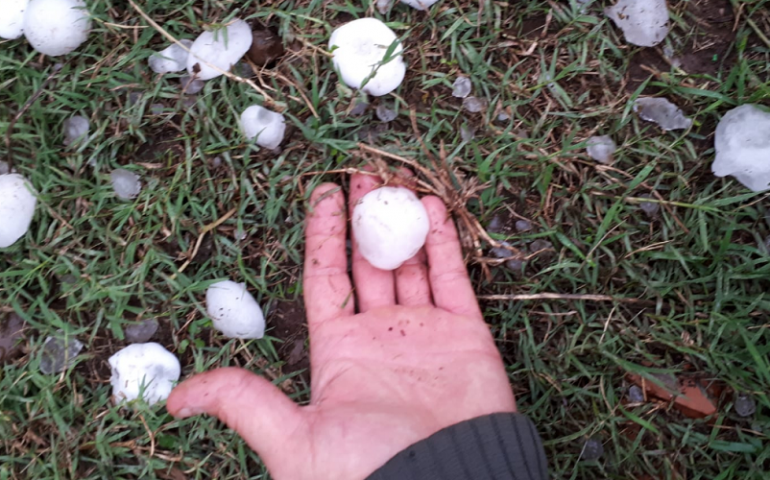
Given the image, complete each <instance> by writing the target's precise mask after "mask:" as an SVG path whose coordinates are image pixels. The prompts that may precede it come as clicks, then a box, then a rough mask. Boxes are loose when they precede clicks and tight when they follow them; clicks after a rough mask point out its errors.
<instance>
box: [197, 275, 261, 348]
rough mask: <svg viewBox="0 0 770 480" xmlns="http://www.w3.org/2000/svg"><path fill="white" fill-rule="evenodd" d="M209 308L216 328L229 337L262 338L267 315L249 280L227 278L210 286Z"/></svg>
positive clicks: (208, 293) (207, 307)
mask: <svg viewBox="0 0 770 480" xmlns="http://www.w3.org/2000/svg"><path fill="white" fill-rule="evenodd" d="M206 312H208V314H209V316H210V317H211V320H212V321H213V322H214V328H216V329H217V330H219V331H220V332H222V333H223V334H224V335H225V336H226V337H229V338H243V339H249V338H262V337H263V336H264V335H265V315H264V314H263V313H262V308H261V307H260V306H259V304H258V303H257V301H256V300H254V297H252V296H251V294H250V293H249V292H248V290H246V284H245V283H235V282H233V281H230V280H223V281H221V282H217V283H214V284H212V285H211V286H210V287H209V288H208V290H206Z"/></svg>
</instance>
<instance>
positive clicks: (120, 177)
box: [110, 168, 142, 200]
mask: <svg viewBox="0 0 770 480" xmlns="http://www.w3.org/2000/svg"><path fill="white" fill-rule="evenodd" d="M110 179H111V181H112V188H113V189H114V190H115V195H117V196H118V198H119V199H121V200H131V199H133V198H136V197H137V195H139V192H140V191H141V190H142V182H141V180H139V175H137V174H135V173H133V172H129V171H128V170H126V169H124V168H116V169H115V170H113V171H112V172H111V173H110Z"/></svg>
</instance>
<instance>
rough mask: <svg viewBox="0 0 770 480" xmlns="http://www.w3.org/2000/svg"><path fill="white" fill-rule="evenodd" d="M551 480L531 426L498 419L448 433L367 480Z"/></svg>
mask: <svg viewBox="0 0 770 480" xmlns="http://www.w3.org/2000/svg"><path fill="white" fill-rule="evenodd" d="M434 479H435V480H471V479H472V480H493V479H494V480H509V479H510V480H547V479H548V468H547V464H546V459H545V451H544V450H543V444H542V442H541V441H540V437H539V436H538V434H537V431H536V430H535V426H534V425H533V424H532V421H531V420H529V419H528V418H527V417H525V416H524V415H520V414H516V413H495V414H492V415H486V416H483V417H478V418H474V419H471V420H467V421H465V422H462V423H458V424H457V425H452V426H451V427H447V428H445V429H443V430H440V431H439V432H437V433H435V434H434V435H432V436H430V437H428V438H426V439H425V440H422V441H419V442H417V443H415V444H414V445H412V446H411V447H409V448H407V449H406V450H403V451H401V452H400V453H399V454H398V455H396V456H395V457H393V458H392V459H390V461H389V462H388V463H386V464H385V465H383V466H382V467H381V468H380V469H379V470H377V471H376V472H374V473H373V474H372V475H371V476H369V477H368V479H367V480H434Z"/></svg>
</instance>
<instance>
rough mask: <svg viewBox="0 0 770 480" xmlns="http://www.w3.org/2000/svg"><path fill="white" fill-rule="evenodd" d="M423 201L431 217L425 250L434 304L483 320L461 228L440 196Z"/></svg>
mask: <svg viewBox="0 0 770 480" xmlns="http://www.w3.org/2000/svg"><path fill="white" fill-rule="evenodd" d="M422 204H423V205H424V206H425V209H426V210H427V211H428V218H430V230H428V238H427V239H426V240H425V252H426V253H427V254H428V271H429V277H430V288H431V291H432V292H433V301H434V303H435V304H436V306H437V307H438V308H443V309H444V310H447V311H449V312H452V313H456V314H458V315H465V316H468V317H471V318H475V319H479V320H482V319H483V317H482V315H481V309H479V302H478V300H477V299H476V293H475V292H474V291H473V286H472V285H471V279H470V277H468V270H467V269H466V268H465V262H463V253H462V248H461V247H460V239H459V238H458V237H457V228H455V225H454V222H453V221H452V218H451V217H450V216H449V215H448V214H447V210H446V206H445V205H444V202H443V201H442V200H441V199H440V198H438V197H425V198H423V199H422Z"/></svg>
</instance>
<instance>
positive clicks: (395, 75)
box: [329, 18, 406, 97]
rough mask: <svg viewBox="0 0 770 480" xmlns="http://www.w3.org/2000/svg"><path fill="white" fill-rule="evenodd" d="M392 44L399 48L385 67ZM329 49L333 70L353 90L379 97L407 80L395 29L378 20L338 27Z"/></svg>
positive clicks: (364, 19)
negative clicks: (360, 89)
mask: <svg viewBox="0 0 770 480" xmlns="http://www.w3.org/2000/svg"><path fill="white" fill-rule="evenodd" d="M393 42H397V45H396V46H395V48H393V49H392V50H393V51H392V53H391V55H390V57H389V58H390V59H389V61H388V62H387V63H384V64H383V63H382V62H383V61H384V60H385V53H387V51H388V50H389V49H390V47H391V45H393ZM329 49H330V50H331V52H332V62H333V63H334V68H336V69H337V71H338V72H339V74H340V76H342V81H344V82H345V84H347V85H348V86H349V87H351V88H362V89H363V91H364V92H366V93H368V94H370V95H374V96H375V97H380V96H382V95H387V94H388V93H390V92H392V91H393V90H395V89H396V88H398V86H399V85H401V82H402V81H403V80H404V75H405V74H406V63H404V58H403V55H402V52H403V50H404V47H403V46H402V45H401V42H399V41H398V37H396V34H395V33H394V32H393V30H391V29H390V28H388V26H387V25H385V24H384V23H382V22H381V21H379V20H377V19H376V18H359V19H358V20H353V21H352V22H349V23H346V24H345V25H342V26H341V27H337V29H336V30H334V32H332V36H331V38H330V39H329ZM375 70H376V73H375V74H374V75H373V76H372V73H373V72H375ZM367 79H368V81H367V82H366V85H364V86H363V87H362V84H363V83H364V81H365V80H367Z"/></svg>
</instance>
